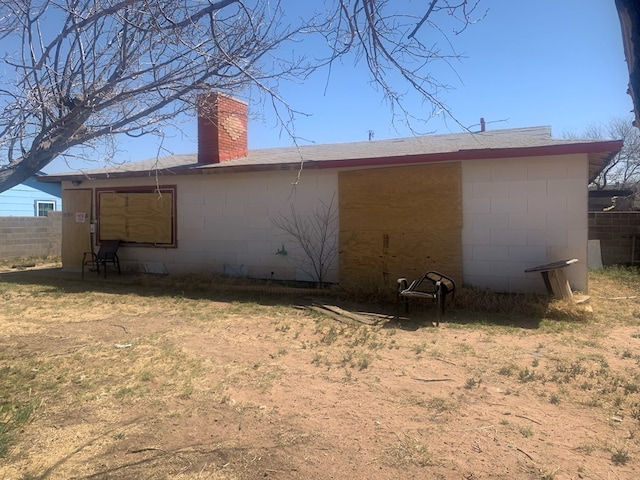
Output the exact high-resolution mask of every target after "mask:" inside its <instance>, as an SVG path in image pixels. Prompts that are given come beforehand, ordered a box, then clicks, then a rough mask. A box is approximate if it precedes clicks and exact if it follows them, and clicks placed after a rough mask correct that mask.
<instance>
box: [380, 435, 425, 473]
mask: <svg viewBox="0 0 640 480" xmlns="http://www.w3.org/2000/svg"><path fill="white" fill-rule="evenodd" d="M385 453H386V455H387V456H388V457H389V459H390V460H391V462H390V463H391V464H393V465H400V466H406V465H416V466H418V467H428V466H429V465H433V460H432V457H431V454H430V453H429V450H428V449H427V447H426V446H425V445H424V444H423V443H420V442H418V441H417V440H414V439H412V438H407V439H406V440H404V441H399V442H398V443H396V444H395V445H392V446H390V447H389V448H387V449H386V450H385Z"/></svg>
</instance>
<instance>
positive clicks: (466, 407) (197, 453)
mask: <svg viewBox="0 0 640 480" xmlns="http://www.w3.org/2000/svg"><path fill="white" fill-rule="evenodd" d="M32 273H33V272H28V273H17V272H12V273H5V274H0V307H1V308H0V375H1V377H0V387H2V388H0V405H2V406H4V410H0V421H2V418H3V417H2V414H3V412H4V415H5V417H4V418H5V423H6V424H7V425H9V420H8V418H9V413H10V408H14V409H18V408H19V406H20V405H22V406H24V405H32V407H33V408H32V410H33V413H32V415H31V417H30V419H29V421H27V422H24V423H22V424H20V427H19V428H17V429H16V430H14V431H13V432H12V439H13V440H12V442H11V444H10V446H9V448H8V451H7V454H6V455H5V457H4V458H0V479H3V480H9V479H11V480H13V479H15V480H28V479H76V480H79V479H200V480H205V479H206V480H209V479H216V480H217V479H224V480H227V479H258V478H272V479H368V480H377V479H398V478H402V479H411V478H416V479H466V480H471V479H474V480H475V479H582V478H584V479H587V478H589V479H636V478H640V373H639V370H640V367H639V365H640V302H639V301H638V299H637V297H636V295H638V294H640V292H638V291H637V290H636V289H635V286H628V285H627V286H625V285H612V284H611V283H610V282H609V281H608V280H607V279H606V278H599V279H596V280H592V281H591V291H590V294H591V296H592V298H591V302H590V304H591V306H592V308H593V310H594V312H593V314H591V315H587V314H585V319H584V320H580V321H576V320H573V321H566V320H548V319H544V318H537V317H536V318H529V317H527V316H526V315H523V314H517V315H516V314H513V315H509V314H508V313H507V314H502V315H501V316H500V319H501V320H500V321H496V322H495V323H493V322H492V321H491V318H493V317H492V316H491V315H489V316H488V317H487V316H484V315H480V316H478V315H476V316H473V318H471V317H469V312H467V311H465V310H461V309H456V308H454V309H453V310H451V311H449V312H448V313H447V315H446V317H445V322H444V323H443V324H441V326H440V327H439V328H434V327H432V326H431V322H430V319H431V318H432V315H433V312H432V310H431V308H430V307H417V308H416V309H415V313H413V314H412V316H411V318H409V319H406V320H400V321H394V320H385V319H384V317H375V316H373V317H371V318H378V319H379V320H380V324H378V325H363V324H360V323H358V322H352V323H342V322H339V321H337V320H335V319H333V318H330V317H327V316H323V315H321V314H318V313H316V312H312V311H309V310H308V309H305V308H296V306H297V305H303V304H305V302H306V303H307V304H308V300H309V299H308V298H306V297H302V298H296V297H291V296H289V295H281V296H279V295H272V294H265V293H262V294H259V295H258V294H251V293H246V292H242V293H238V292H235V291H234V290H232V289H230V290H222V291H219V292H214V293H212V292H211V291H210V290H209V289H206V288H202V289H194V290H188V289H181V287H179V286H178V287H176V288H175V289H168V288H167V287H166V286H161V287H158V286H154V285H139V284H137V283H135V284H134V283H127V282H117V283H116V282H113V281H110V280H107V281H106V282H105V281H103V280H100V279H97V278H96V279H91V280H89V281H85V282H84V283H80V282H78V281H77V280H76V279H71V278H62V277H55V276H49V277H45V276H43V277H36V276H32V277H29V274H32ZM613 288H615V290H613ZM612 292H614V293H615V295H614V294H613V293H612ZM612 297H614V299H612ZM335 301H336V302H337V301H338V300H335ZM343 306H344V305H343ZM349 308H350V309H351V310H352V311H355V310H361V311H362V310H364V311H366V312H368V313H376V314H387V313H389V311H388V309H386V307H384V306H383V307H380V306H377V305H373V306H372V305H358V306H354V305H350V306H349ZM470 318H471V319H470ZM496 318H497V316H496ZM487 319H489V320H487Z"/></svg>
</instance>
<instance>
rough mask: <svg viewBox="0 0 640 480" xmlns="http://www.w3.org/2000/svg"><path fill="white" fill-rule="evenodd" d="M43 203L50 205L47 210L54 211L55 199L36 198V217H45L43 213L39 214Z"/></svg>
mask: <svg viewBox="0 0 640 480" xmlns="http://www.w3.org/2000/svg"><path fill="white" fill-rule="evenodd" d="M43 205H51V210H47V212H55V211H56V201H55V200H36V217H46V216H47V215H46V212H45V215H40V207H41V206H43Z"/></svg>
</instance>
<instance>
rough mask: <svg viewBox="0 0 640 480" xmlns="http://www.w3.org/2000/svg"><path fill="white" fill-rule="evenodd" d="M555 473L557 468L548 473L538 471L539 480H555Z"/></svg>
mask: <svg viewBox="0 0 640 480" xmlns="http://www.w3.org/2000/svg"><path fill="white" fill-rule="evenodd" d="M557 471H558V468H556V469H555V470H551V471H550V472H546V471H542V470H540V480H555V478H556V472H557Z"/></svg>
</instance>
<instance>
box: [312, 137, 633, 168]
mask: <svg viewBox="0 0 640 480" xmlns="http://www.w3.org/2000/svg"><path fill="white" fill-rule="evenodd" d="M621 148H622V140H607V141H602V142H589V143H564V144H561V145H541V146H537V147H516V148H496V149H491V148H479V149H474V150H458V151H456V152H442V153H421V154H418V155H407V156H404V157H376V158H353V159H345V160H324V161H319V162H317V166H318V168H340V167H369V166H371V167H373V166H382V165H389V164H399V163H403V164H414V163H434V162H451V161H464V160H487V159H491V158H509V157H536V156H548V155H571V154H581V153H582V154H590V153H613V154H615V153H618V152H619V151H620V149H621Z"/></svg>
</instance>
